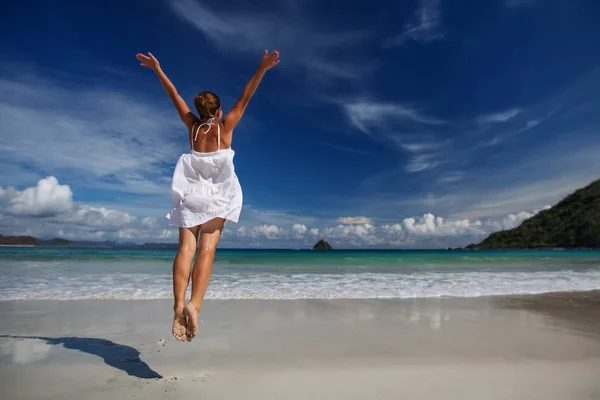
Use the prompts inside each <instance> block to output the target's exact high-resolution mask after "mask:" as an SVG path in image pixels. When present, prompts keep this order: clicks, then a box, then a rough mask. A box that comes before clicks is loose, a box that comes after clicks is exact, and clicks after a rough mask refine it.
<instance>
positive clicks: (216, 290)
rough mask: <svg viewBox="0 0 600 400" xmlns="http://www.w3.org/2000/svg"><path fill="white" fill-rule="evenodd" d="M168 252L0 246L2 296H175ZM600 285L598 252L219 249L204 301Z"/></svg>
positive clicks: (470, 292) (457, 293) (442, 293)
mask: <svg viewBox="0 0 600 400" xmlns="http://www.w3.org/2000/svg"><path fill="white" fill-rule="evenodd" d="M174 256H175V250H172V249H123V248H118V249H108V248H106V249H104V248H29V247H19V248H17V247H3V248H0V276H1V278H0V299H4V300H6V299H75V298H121V299H152V298H170V297H171V264H172V260H173V257H174ZM598 288H600V251H573V250H563V251H558V250H544V251H445V250H438V251H431V250H427V251H425V250H423V251H416V250H407V251H398V250H388V251H385V250H378V251H365V250H358V251H326V252H318V251H306V250H301V251H294V250H226V249H223V250H218V251H217V256H216V259H215V265H214V268H213V275H212V279H211V284H210V287H209V290H208V292H207V298H219V299H230V298H264V299H293V298H406V297H445V296H450V297H471V296H482V295H496V294H523V293H541V292H549V291H565V290H590V289H598Z"/></svg>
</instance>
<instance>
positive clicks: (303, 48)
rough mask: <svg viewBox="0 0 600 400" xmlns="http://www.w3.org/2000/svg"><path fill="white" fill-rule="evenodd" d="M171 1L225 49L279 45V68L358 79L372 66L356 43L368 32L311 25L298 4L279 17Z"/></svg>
mask: <svg viewBox="0 0 600 400" xmlns="http://www.w3.org/2000/svg"><path fill="white" fill-rule="evenodd" d="M170 5H171V8H172V10H173V11H174V13H175V14H176V15H177V16H178V17H180V18H181V19H182V20H184V21H186V22H188V23H190V24H191V25H192V26H194V27H195V28H196V29H198V30H199V31H200V32H201V33H202V34H203V35H205V36H206V38H207V39H208V42H209V43H210V44H212V45H214V46H215V47H217V48H219V49H222V50H224V51H234V52H237V53H240V54H254V55H256V56H259V55H260V54H261V53H262V51H263V50H264V49H269V50H271V49H277V50H279V51H280V52H281V60H282V61H281V66H280V67H279V68H285V67H286V65H289V66H295V67H300V68H303V69H304V70H306V71H308V72H311V73H313V74H314V75H317V76H324V77H328V78H341V79H357V78H360V77H361V76H362V75H363V73H364V72H365V71H366V70H368V69H369V68H370V67H364V65H362V64H363V63H364V62H363V63H361V59H360V58H359V57H358V56H357V53H358V48H357V45H359V44H361V43H362V42H364V41H365V39H366V38H367V36H366V35H365V34H364V33H361V32H359V31H358V30H354V31H352V32H342V33H326V32H322V31H320V30H319V27H317V26H308V25H306V22H305V21H307V20H310V19H309V18H302V13H301V10H300V8H301V7H300V4H299V3H298V4H295V5H294V6H293V7H285V8H284V9H278V14H277V15H276V14H275V13H273V14H267V13H260V14H259V13H257V12H256V11H255V10H253V12H251V13H244V12H243V11H241V10H239V9H238V10H237V11H235V10H231V9H228V10H226V11H224V12H219V11H217V10H213V9H209V8H208V7H206V6H205V5H204V4H202V3H201V2H199V1H193V0H171V1H170ZM284 6H285V4H284ZM342 60H345V61H342ZM257 62H258V61H257Z"/></svg>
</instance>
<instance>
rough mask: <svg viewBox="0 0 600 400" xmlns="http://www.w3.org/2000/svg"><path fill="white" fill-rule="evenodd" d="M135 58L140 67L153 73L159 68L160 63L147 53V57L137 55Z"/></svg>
mask: <svg viewBox="0 0 600 400" xmlns="http://www.w3.org/2000/svg"><path fill="white" fill-rule="evenodd" d="M135 58H137V59H138V61H139V62H140V63H141V66H142V67H146V68H150V69H151V70H152V71H155V72H156V70H157V69H158V68H160V63H159V62H158V60H157V59H156V57H154V55H153V54H152V53H148V55H147V56H145V55H143V54H141V53H138V54H137V56H135Z"/></svg>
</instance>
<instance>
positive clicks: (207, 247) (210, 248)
mask: <svg viewBox="0 0 600 400" xmlns="http://www.w3.org/2000/svg"><path fill="white" fill-rule="evenodd" d="M216 250H217V246H215V245H213V244H202V245H200V246H199V247H198V252H199V254H203V255H204V254H206V255H210V254H215V251H216Z"/></svg>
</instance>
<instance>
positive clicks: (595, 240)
mask: <svg viewBox="0 0 600 400" xmlns="http://www.w3.org/2000/svg"><path fill="white" fill-rule="evenodd" d="M508 248H510V249H538V248H600V179H599V180H596V181H594V182H592V183H591V184H589V185H588V186H586V187H584V188H581V189H579V190H576V191H575V192H574V193H572V194H570V195H569V196H567V197H565V198H564V199H563V200H561V201H560V202H559V203H558V204H556V205H555V206H554V207H552V208H550V209H548V210H544V211H541V212H540V213H538V214H536V215H534V216H533V217H531V218H529V219H527V220H525V221H523V223H521V225H520V226H518V227H516V228H513V229H509V230H505V231H500V232H496V233H493V234H491V235H490V236H489V237H488V238H487V239H485V240H484V241H483V242H481V243H478V244H472V245H469V246H467V249H508Z"/></svg>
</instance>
